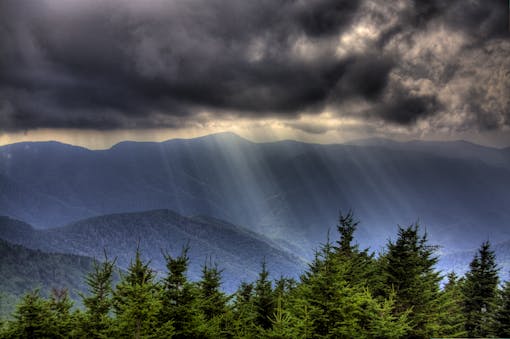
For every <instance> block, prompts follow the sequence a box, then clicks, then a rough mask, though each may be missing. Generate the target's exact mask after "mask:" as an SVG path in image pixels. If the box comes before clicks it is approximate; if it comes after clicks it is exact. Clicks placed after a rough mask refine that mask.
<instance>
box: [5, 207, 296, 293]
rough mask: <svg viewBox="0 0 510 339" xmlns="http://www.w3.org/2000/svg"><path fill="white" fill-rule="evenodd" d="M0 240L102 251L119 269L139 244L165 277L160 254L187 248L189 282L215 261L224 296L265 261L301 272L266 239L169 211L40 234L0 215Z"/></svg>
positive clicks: (274, 269)
mask: <svg viewBox="0 0 510 339" xmlns="http://www.w3.org/2000/svg"><path fill="white" fill-rule="evenodd" d="M0 237H2V238H4V239H6V240H8V241H10V242H13V243H18V244H22V245H24V246H27V247H29V248H34V249H40V250H43V251H54V252H63V253H72V254H77V255H84V256H90V257H96V258H99V259H101V258H102V257H103V251H104V250H106V252H107V253H108V256H109V257H110V258H114V257H116V258H117V262H116V263H117V265H118V266H119V267H121V268H126V267H127V266H128V265H129V263H130V261H131V259H132V258H133V257H134V253H135V250H136V248H137V246H139V247H140V250H141V252H142V254H143V256H144V257H145V259H147V260H150V261H151V267H153V268H154V269H156V270H157V271H158V272H159V273H160V277H161V276H162V275H164V274H165V273H166V267H165V261H164V258H163V253H167V252H168V253H169V254H171V255H178V254H179V253H180V252H181V249H182V248H183V246H185V245H186V244H189V246H190V251H189V255H190V258H191V262H190V278H191V279H193V280H198V279H199V277H200V271H201V267H202V265H203V264H204V263H206V262H207V263H213V264H214V263H215V262H218V264H220V265H221V266H219V268H220V269H223V270H224V271H223V275H224V288H225V289H226V290H227V291H229V292H232V291H233V290H234V289H235V288H237V287H238V285H239V283H240V282H241V281H243V280H245V281H252V280H254V279H255V278H256V277H257V274H258V272H259V271H260V267H261V263H262V262H263V261H264V260H265V261H266V263H267V266H268V269H269V270H270V271H271V273H273V274H274V277H279V275H280V274H286V275H289V276H293V277H297V276H298V275H299V274H300V273H301V272H302V270H303V268H304V262H303V261H302V260H301V259H300V258H298V257H297V256H295V255H292V254H289V253H288V252H287V251H285V250H283V249H281V248H280V247H279V246H278V245H276V244H275V243H273V242H272V241H271V240H270V239H268V238H266V237H263V236H261V235H258V234H256V233H253V232H251V231H249V230H246V229H244V228H240V227H237V226H235V225H232V224H229V223H226V222H224V221H221V220H218V219H213V218H209V217H202V216H198V217H192V218H187V217H183V216H181V215H179V214H177V213H175V212H172V211H169V210H155V211H148V212H142V213H125V214H114V215H105V216H100V217H95V218H91V219H86V220H82V221H79V222H76V223H73V224H70V225H68V226H65V227H60V228H55V229H45V230H35V229H33V228H32V227H31V226H30V225H28V224H25V223H23V222H20V221H16V220H13V219H10V218H6V217H2V218H0Z"/></svg>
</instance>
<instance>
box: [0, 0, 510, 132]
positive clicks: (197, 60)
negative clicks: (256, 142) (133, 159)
mask: <svg viewBox="0 0 510 339" xmlns="http://www.w3.org/2000/svg"><path fill="white" fill-rule="evenodd" d="M505 6H506V4H503V2H502V1H496V0H487V1H481V0H478V1H477V0H470V1H461V0H455V1H451V2H447V3H445V2H444V1H439V0H432V1H425V0H423V1H419V0H414V1H412V0H390V1H388V2H384V3H381V2H380V1H376V0H364V1H350V0H307V1H304V0H256V1H242V2H241V1H236V0H189V1H166V0H165V1H163V0H152V1H144V2H133V1H128V0H115V1H114V0H105V1H99V0H93V1H87V2H84V1H79V0H68V1H57V0H40V1H37V2H34V1H23V0H22V1H19V0H18V1H15V0H5V1H2V2H1V3H0V122H1V127H0V128H2V129H3V130H7V131H15V130H28V129H37V128H84V129H85V128H86V129H103V130H104V129H125V128H129V129H136V128H151V127H170V128H178V127H181V126H187V125H189V124H193V123H194V122H199V120H200V119H202V117H203V115H202V113H203V112H208V115H207V116H208V117H209V118H210V119H223V118H225V117H227V116H228V117H229V118H230V117H232V116H237V117H240V118H248V119H257V118H261V119H262V118H267V117H271V118H277V119H283V120H285V121H289V120H292V119H295V120H296V123H294V126H296V128H297V129H300V130H304V131H309V132H310V133H323V132H324V131H325V130H324V128H323V127H320V126H318V125H309V126H305V125H304V124H303V123H302V122H298V119H299V117H300V116H301V115H302V114H312V115H313V114H321V113H322V112H323V111H324V110H325V109H333V110H334V114H336V115H337V116H339V117H355V118H357V119H361V120H363V119H366V120H367V121H368V120H370V121H382V122H383V123H387V124H396V125H399V126H415V125H416V124H417V123H418V122H419V121H422V120H427V121H430V123H429V124H427V126H429V127H430V126H431V128H433V127H434V126H440V125H444V124H450V127H451V128H453V129H455V128H465V126H468V125H469V126H471V127H470V128H480V129H484V128H496V129H497V128H501V127H502V126H507V125H509V124H510V122H509V120H510V119H509V118H508V114H507V112H508V110H507V109H508V102H507V101H505V100H506V99H505V98H502V97H498V95H500V94H499V93H501V91H502V90H504V89H506V88H507V87H505V86H507V80H505V79H506V78H505V77H504V76H500V75H497V74H495V73H494V72H495V71H494V72H489V71H488V72H485V73H484V75H483V77H484V79H485V80H486V81H487V82H488V83H487V84H484V83H480V82H477V81H476V79H477V76H480V75H479V74H478V75H477V74H476V72H478V71H477V70H474V69H473V67H478V66H480V67H483V66H482V65H479V63H478V62H479V61H480V60H479V59H480V58H479V54H480V53H482V54H483V53H484V52H483V51H486V50H487V46H492V47H491V48H492V49H491V51H492V52H491V53H492V54H491V55H487V58H489V59H490V60H491V66H490V67H491V68H492V69H493V70H496V69H498V67H499V68H501V67H508V66H507V65H508V64H507V63H504V62H503V59H502V58H503V56H504V54H503V53H506V52H507V51H506V50H504V49H503V48H501V46H502V45H503V44H504V43H506V41H508V34H507V32H508V31H507V30H506V29H507V23H506V14H505V15H502V14H501V13H506V7H505ZM503 9H504V10H503ZM474 27H475V28H474ZM451 37H455V39H456V40H455V41H453V40H452V41H450V43H447V44H442V42H441V41H445V39H446V38H448V39H453V38H451ZM452 46H453V47H452ZM476 52H478V54H477V53H476ZM475 59H476V60H478V61H474V60H475ZM496 60H500V62H501V63H502V64H498V63H497V62H496ZM503 73H504V72H503ZM498 74H499V73H498ZM461 79H462V81H461ZM462 82H464V83H463V84H462ZM489 83H490V85H489ZM453 88H455V90H458V91H461V92H460V93H457V94H455V95H451V96H448V95H446V93H447V92H448V91H451V90H452V89H453ZM484 90H485V92H490V93H492V94H491V95H490V96H489V95H484V94H483V93H484ZM474 98H476V101H475V100H474ZM459 100H464V101H465V104H464V106H462V108H459V107H460V103H459V102H458V101H459ZM489 101H490V102H491V103H489ZM452 110H454V112H452ZM459 110H467V111H469V112H464V113H463V115H462V116H463V117H466V119H465V120H463V121H462V122H458V121H455V122H453V120H451V119H450V120H449V119H447V118H445V116H446V115H448V114H452V113H455V112H457V113H458V112H459ZM494 110H495V111H496V113H494ZM505 110H507V111H505ZM459 116H460V115H459ZM291 125H292V123H290V124H289V126H291Z"/></svg>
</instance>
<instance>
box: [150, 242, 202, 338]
mask: <svg viewBox="0 0 510 339" xmlns="http://www.w3.org/2000/svg"><path fill="white" fill-rule="evenodd" d="M188 250H189V247H188V246H185V247H184V248H183V249H182V252H181V254H180V255H179V256H177V257H175V258H174V257H172V256H171V255H169V254H165V260H166V267H167V270H168V273H167V276H166V277H165V279H163V282H162V283H163V293H162V308H161V311H160V313H159V315H158V318H159V322H160V324H165V323H168V322H171V323H172V326H173V328H174V329H175V337H176V338H188V337H192V336H195V335H196V331H195V330H196V329H197V328H198V327H199V325H200V324H197V323H196V321H197V310H196V294H197V292H196V291H195V288H194V286H193V285H192V284H191V283H190V282H189V281H188V279H187V277H186V272H187V270H188V263H189V258H188Z"/></svg>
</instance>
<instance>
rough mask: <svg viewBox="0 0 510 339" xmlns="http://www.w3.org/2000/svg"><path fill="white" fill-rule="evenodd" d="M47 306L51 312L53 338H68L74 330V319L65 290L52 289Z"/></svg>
mask: <svg viewBox="0 0 510 339" xmlns="http://www.w3.org/2000/svg"><path fill="white" fill-rule="evenodd" d="M48 305H49V308H50V310H51V312H52V322H53V326H52V328H53V334H52V335H53V337H54V338H69V336H70V334H71V333H72V331H73V329H74V322H75V319H74V317H73V315H72V313H71V308H72V307H73V302H72V301H71V299H70V298H69V294H68V292H67V289H65V288H64V289H56V288H54V289H52V291H51V296H50V300H49V302H48Z"/></svg>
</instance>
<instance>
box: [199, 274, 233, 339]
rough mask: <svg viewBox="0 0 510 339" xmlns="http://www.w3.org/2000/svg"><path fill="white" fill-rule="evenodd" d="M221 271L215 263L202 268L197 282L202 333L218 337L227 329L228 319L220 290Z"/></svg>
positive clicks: (225, 303)
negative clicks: (200, 276)
mask: <svg viewBox="0 0 510 339" xmlns="http://www.w3.org/2000/svg"><path fill="white" fill-rule="evenodd" d="M220 287H221V271H220V270H219V269H218V267H217V266H216V265H214V266H207V264H206V265H204V266H203V268H202V278H201V280H200V281H199V282H198V298H197V300H196V302H197V304H198V309H199V311H200V312H201V316H202V317H203V321H202V328H203V330H202V333H203V334H204V336H206V337H210V338H218V337H221V336H222V335H223V334H224V332H226V331H227V328H228V327H229V326H228V322H229V321H230V319H228V318H229V317H230V314H228V313H229V310H228V309H227V301H228V298H227V296H226V295H225V294H224V293H223V292H222V291H221V289H220Z"/></svg>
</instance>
